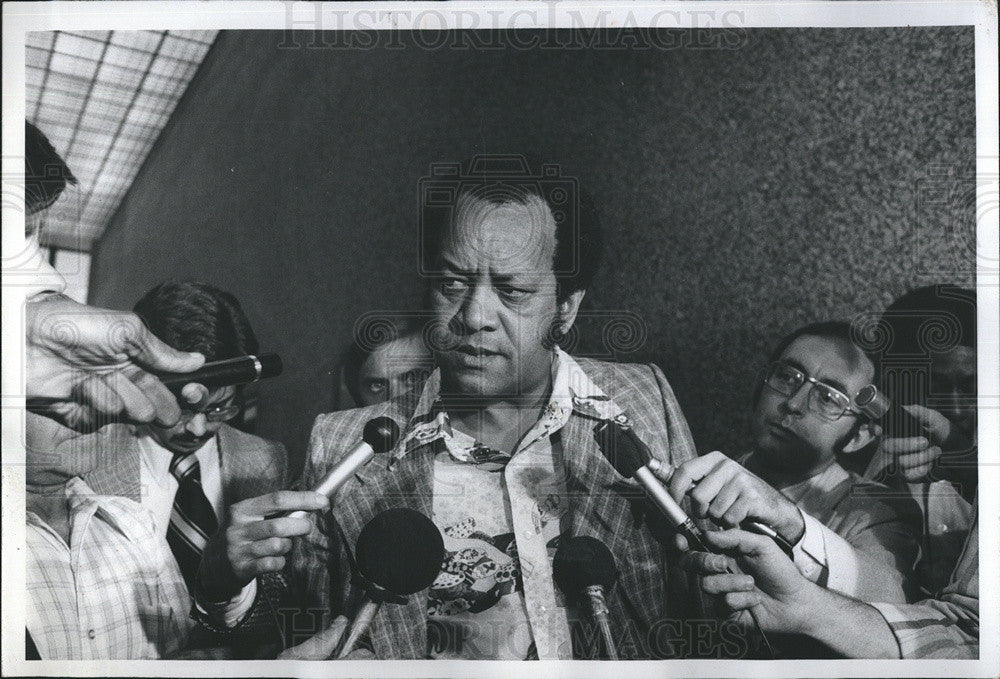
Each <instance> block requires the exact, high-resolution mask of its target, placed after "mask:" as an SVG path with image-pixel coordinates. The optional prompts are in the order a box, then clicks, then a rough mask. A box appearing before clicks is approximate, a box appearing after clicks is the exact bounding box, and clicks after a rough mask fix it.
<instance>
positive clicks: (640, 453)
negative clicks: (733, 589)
mask: <svg viewBox="0 0 1000 679" xmlns="http://www.w3.org/2000/svg"><path fill="white" fill-rule="evenodd" d="M594 432H595V436H596V437H597V442H598V445H599V446H600V447H601V450H602V452H604V455H605V457H607V458H608V461H609V462H611V464H612V465H614V468H615V470H616V471H617V472H618V473H619V474H621V475H622V476H625V477H627V478H632V479H635V480H636V481H638V482H639V483H640V484H641V485H642V487H643V489H644V490H645V491H646V494H647V495H648V496H649V498H650V499H651V500H652V501H653V503H654V504H655V505H656V506H657V507H658V508H659V510H660V511H661V512H662V513H663V515H664V516H666V517H667V520H668V521H670V523H671V525H673V526H674V528H675V529H676V530H677V532H679V533H680V534H681V535H683V536H684V538H685V539H686V540H687V543H688V547H690V548H694V549H695V550H697V551H701V552H710V553H715V550H714V549H711V548H710V547H709V546H708V545H707V544H705V540H704V537H703V536H704V533H702V531H701V529H700V528H698V526H697V525H695V523H694V521H692V520H691V518H690V517H689V516H688V515H687V514H686V513H685V512H684V510H683V509H682V508H681V506H680V505H679V504H677V502H676V501H675V500H674V498H673V496H671V495H670V493H668V492H667V489H666V488H665V487H664V486H663V484H662V483H661V482H660V480H659V479H658V478H657V477H656V475H655V474H654V471H655V470H657V469H659V468H660V467H662V466H663V463H662V462H660V461H659V460H657V459H656V458H654V457H653V455H652V453H650V452H649V448H647V447H646V444H645V443H643V442H642V441H641V440H640V439H639V437H638V436H637V435H636V433H635V432H634V431H632V430H631V429H629V428H626V427H623V426H622V425H620V424H618V423H617V422H613V421H610V420H603V421H602V422H601V423H600V424H598V425H597V427H596V428H595V430H594ZM740 527H741V528H743V529H745V530H748V531H751V532H755V533H759V534H761V535H767V536H768V537H770V538H772V539H773V540H774V541H775V542H776V543H777V544H778V546H779V547H781V549H782V550H783V551H784V552H785V554H786V555H788V557H789V558H790V559H793V560H794V557H793V554H792V547H791V545H789V544H788V543H787V542H785V540H784V539H783V538H781V536H779V535H778V534H777V533H776V532H775V531H774V529H773V528H771V527H770V526H767V525H766V524H763V523H760V522H758V521H744V522H743V523H741V524H740ZM727 571H728V572H730V573H732V572H733V570H732V569H727ZM748 612H749V613H750V618H751V619H752V620H753V623H754V627H756V628H757V632H758V634H760V638H761V640H762V641H763V642H764V647H765V648H766V649H767V652H768V654H769V655H770V656H771V657H772V658H773V657H774V648H773V647H772V646H771V642H770V640H769V639H768V638H767V635H766V634H765V633H764V630H763V629H762V628H761V626H760V621H758V620H757V614H756V613H754V612H753V609H749V610H748Z"/></svg>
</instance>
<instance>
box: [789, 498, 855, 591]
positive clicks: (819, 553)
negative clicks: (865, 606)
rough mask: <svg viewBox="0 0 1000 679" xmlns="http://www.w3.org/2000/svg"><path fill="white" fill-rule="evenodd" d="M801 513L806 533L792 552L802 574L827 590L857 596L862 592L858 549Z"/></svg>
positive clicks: (815, 520)
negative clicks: (856, 554)
mask: <svg viewBox="0 0 1000 679" xmlns="http://www.w3.org/2000/svg"><path fill="white" fill-rule="evenodd" d="M799 511H800V512H801V514H802V519H803V521H804V523H805V532H804V533H803V534H802V539H801V540H799V542H798V544H796V545H795V547H794V549H793V550H792V552H793V554H794V555H795V565H796V566H797V567H798V569H799V572H800V573H802V575H803V576H805V577H806V579H808V580H810V581H812V582H815V583H817V584H819V585H821V586H823V587H826V588H828V589H832V590H836V591H838V592H840V593H841V594H847V595H849V596H853V595H854V594H855V593H856V592H857V589H858V561H857V557H856V556H855V553H854V548H853V547H852V546H851V545H850V543H849V542H847V541H846V540H844V538H842V537H840V536H839V535H837V534H836V533H834V532H833V531H832V530H830V529H829V528H827V527H826V526H824V525H823V524H822V523H821V522H820V521H818V520H817V519H815V518H813V517H812V516H809V515H808V514H806V513H805V512H803V511H802V510H801V509H800V510H799Z"/></svg>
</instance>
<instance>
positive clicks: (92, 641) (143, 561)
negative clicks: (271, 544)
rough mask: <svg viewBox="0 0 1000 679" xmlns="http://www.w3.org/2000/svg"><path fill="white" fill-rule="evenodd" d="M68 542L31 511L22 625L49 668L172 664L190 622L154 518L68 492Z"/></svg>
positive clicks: (117, 500) (83, 489) (80, 484)
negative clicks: (59, 664)
mask: <svg viewBox="0 0 1000 679" xmlns="http://www.w3.org/2000/svg"><path fill="white" fill-rule="evenodd" d="M66 499H67V503H68V505H69V512H70V517H69V525H70V535H69V544H67V543H66V541H65V540H63V538H62V537H61V536H60V535H58V534H57V533H56V532H55V531H54V530H53V529H52V528H51V527H50V526H49V525H48V524H47V523H45V522H44V521H43V520H42V519H41V518H39V517H38V516H37V515H36V514H34V513H33V512H30V511H29V512H28V513H27V531H26V537H25V546H26V548H27V549H26V551H27V553H26V557H25V560H26V564H25V565H26V574H27V590H26V594H27V606H26V607H25V621H26V625H27V629H28V631H29V632H30V633H31V636H32V638H33V639H34V641H35V643H36V645H37V646H38V651H39V654H40V655H41V657H42V659H45V660H96V659H144V658H161V657H165V656H167V655H169V654H171V653H173V652H174V651H176V650H178V649H179V648H181V647H182V646H183V644H184V643H185V641H186V640H187V637H188V634H189V632H190V629H191V626H192V624H193V621H192V620H191V618H190V616H189V615H188V611H189V610H190V599H189V597H188V594H187V590H186V589H185V588H184V581H183V580H182V579H181V577H180V572H179V571H178V570H177V563H176V562H175V561H174V559H173V556H172V555H171V553H170V549H169V547H167V543H166V541H165V540H164V538H163V536H162V535H159V534H158V533H157V532H156V530H155V529H154V527H153V519H152V516H151V515H150V514H149V512H148V511H146V510H145V509H143V508H142V507H141V506H140V505H139V504H138V503H136V502H134V501H132V500H129V499H126V498H122V497H113V496H108V495H95V494H94V493H93V491H91V489H90V488H89V487H88V486H87V484H86V483H85V482H84V481H83V480H82V479H79V478H74V479H71V480H70V481H69V482H68V483H67V484H66Z"/></svg>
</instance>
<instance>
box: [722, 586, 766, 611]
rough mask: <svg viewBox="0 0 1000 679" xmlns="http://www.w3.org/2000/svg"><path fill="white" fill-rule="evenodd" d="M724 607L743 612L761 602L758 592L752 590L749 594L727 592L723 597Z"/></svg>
mask: <svg viewBox="0 0 1000 679" xmlns="http://www.w3.org/2000/svg"><path fill="white" fill-rule="evenodd" d="M723 601H725V603H726V607H727V608H729V609H730V610H733V611H743V610H746V609H748V608H753V607H754V606H756V605H758V604H759V603H760V602H761V598H760V592H758V591H757V590H752V591H750V592H729V593H728V594H726V595H725V596H724V597H723Z"/></svg>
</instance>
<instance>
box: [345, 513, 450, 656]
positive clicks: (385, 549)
mask: <svg viewBox="0 0 1000 679" xmlns="http://www.w3.org/2000/svg"><path fill="white" fill-rule="evenodd" d="M354 552H355V563H356V565H357V570H358V575H359V576H360V577H361V580H362V583H363V584H364V587H365V596H364V599H363V600H362V602H363V603H362V604H361V607H360V608H359V609H358V612H357V614H356V615H355V616H354V622H353V623H352V625H351V630H350V632H349V633H348V635H347V637H346V638H345V639H344V642H343V645H342V647H341V649H340V652H339V653H338V655H337V657H338V658H344V657H346V656H347V655H348V654H349V653H350V652H351V651H353V650H354V647H355V646H356V645H357V643H358V640H359V639H360V638H361V636H362V635H363V634H364V633H365V632H367V631H368V628H369V627H370V626H371V624H372V620H374V619H375V615H376V614H377V613H378V611H379V608H381V606H382V603H383V602H385V601H390V602H394V603H402V602H403V601H405V597H406V596H408V595H410V594H413V593H415V592H419V591H420V590H422V589H427V588H428V587H430V586H431V584H433V583H434V580H435V579H436V578H437V576H438V573H440V571H441V562H442V561H443V560H444V539H443V538H442V537H441V532H440V531H439V530H438V528H437V526H435V525H434V522H432V521H431V520H430V519H428V518H427V517H426V516H424V515H423V514H421V513H420V512H417V511H414V510H412V509H406V508H397V509H387V510H386V511H384V512H381V513H379V514H376V515H375V517H374V518H373V519H372V520H371V521H369V522H368V523H366V524H365V527H364V528H362V529H361V534H360V535H358V543H357V546H356V547H355V550H354Z"/></svg>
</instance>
